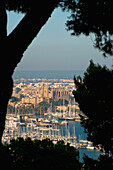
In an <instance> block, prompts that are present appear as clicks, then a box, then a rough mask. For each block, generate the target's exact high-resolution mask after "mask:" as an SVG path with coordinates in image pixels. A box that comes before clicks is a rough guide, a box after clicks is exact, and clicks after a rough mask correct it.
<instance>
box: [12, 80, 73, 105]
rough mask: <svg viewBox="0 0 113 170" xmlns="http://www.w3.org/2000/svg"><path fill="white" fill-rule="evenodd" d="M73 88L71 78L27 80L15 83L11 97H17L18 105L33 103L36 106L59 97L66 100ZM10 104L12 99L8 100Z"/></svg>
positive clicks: (68, 98) (56, 99)
mask: <svg viewBox="0 0 113 170" xmlns="http://www.w3.org/2000/svg"><path fill="white" fill-rule="evenodd" d="M73 89H74V83H73V80H70V81H69V80H67V81H66V80H64V81H63V80H61V81H60V80H59V82H57V80H56V81H55V80H54V81H53V80H52V81H47V80H46V82H43V81H40V82H35V83H34V82H33V80H31V82H30V83H28V82H27V81H26V82H25V81H24V82H21V83H16V84H15V86H14V89H13V95H12V96H13V97H15V98H17V99H19V100H18V102H16V103H17V104H18V105H22V104H26V103H29V104H33V105H34V106H37V105H38V104H39V103H40V102H43V101H45V102H47V103H50V102H51V100H54V101H58V100H59V99H62V100H67V101H68V102H69V100H70V98H72V97H73V95H72V90H73ZM10 104H12V100H10Z"/></svg>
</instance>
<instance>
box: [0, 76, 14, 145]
mask: <svg viewBox="0 0 113 170" xmlns="http://www.w3.org/2000/svg"><path fill="white" fill-rule="evenodd" d="M12 91H13V80H12V77H8V76H5V75H4V79H1V80H0V142H1V141H2V135H3V131H4V128H5V118H6V113H7V104H8V101H9V99H10V98H11V95H12Z"/></svg>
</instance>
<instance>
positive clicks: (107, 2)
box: [61, 0, 113, 56]
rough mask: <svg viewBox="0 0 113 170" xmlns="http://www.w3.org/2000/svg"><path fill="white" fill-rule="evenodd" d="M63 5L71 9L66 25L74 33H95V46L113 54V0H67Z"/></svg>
mask: <svg viewBox="0 0 113 170" xmlns="http://www.w3.org/2000/svg"><path fill="white" fill-rule="evenodd" d="M61 7H62V9H63V10H68V11H71V15H70V17H69V19H68V21H67V24H66V25H67V30H69V31H71V34H72V35H75V36H78V35H80V34H81V33H83V34H85V35H86V36H87V35H89V34H90V33H94V34H93V35H92V39H94V40H93V42H94V46H95V47H96V48H98V49H99V50H101V51H103V54H104V56H106V54H109V55H113V36H112V35H113V24H112V21H111V18H112V16H113V1H112V0H94V1H91V0H65V3H61Z"/></svg>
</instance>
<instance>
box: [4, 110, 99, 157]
mask: <svg viewBox="0 0 113 170" xmlns="http://www.w3.org/2000/svg"><path fill="white" fill-rule="evenodd" d="M56 115H57V116H56ZM18 137H22V138H24V139H26V138H28V137H30V138H31V139H32V140H35V139H37V140H43V139H46V138H49V139H50V140H52V141H53V143H54V144H56V143H57V142H58V141H60V140H63V141H64V142H65V144H67V143H69V144H70V146H73V147H75V149H79V150H80V152H81V153H82V151H83V150H84V151H85V152H89V153H92V152H94V153H96V154H97V155H99V153H100V151H98V150H97V149H96V148H95V147H94V146H93V145H92V143H91V142H90V141H87V140H86V138H87V135H86V134H85V133H84V131H83V128H82V127H81V125H80V122H79V121H76V118H74V119H73V120H70V119H65V120H61V119H59V117H58V114H54V113H49V116H48V114H47V113H46V114H45V115H41V117H40V115H33V114H15V115H14V114H7V117H6V126H5V130H4V134H3V138H2V142H3V143H10V140H12V139H17V138H18Z"/></svg>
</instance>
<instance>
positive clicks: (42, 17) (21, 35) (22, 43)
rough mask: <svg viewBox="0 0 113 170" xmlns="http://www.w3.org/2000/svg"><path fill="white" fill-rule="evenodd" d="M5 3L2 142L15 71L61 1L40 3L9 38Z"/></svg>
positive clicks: (0, 17)
mask: <svg viewBox="0 0 113 170" xmlns="http://www.w3.org/2000/svg"><path fill="white" fill-rule="evenodd" d="M3 2H4V1H2V2H1V3H0V45H1V46H0V47H1V51H0V52H1V54H3V57H1V63H0V64H1V65H0V66H1V67H0V73H1V75H0V142H1V140H2V135H3V131H4V128H5V118H6V112H7V105H8V101H9V99H10V98H11V95H12V91H13V80H12V74H13V72H14V69H15V67H16V66H17V64H18V63H19V62H20V60H21V58H22V57H23V53H24V51H25V50H26V49H27V47H28V46H29V45H30V44H31V42H32V40H33V39H34V38H35V37H36V35H37V34H38V32H39V31H40V29H41V28H42V27H43V25H45V23H46V22H47V21H48V19H49V17H50V16H51V13H52V12H53V10H54V9H55V7H56V6H57V5H58V3H59V0H54V1H53V0H48V1H45V2H44V4H43V3H39V4H38V6H36V8H33V9H32V10H30V11H29V12H28V13H27V14H26V15H25V17H24V18H23V19H22V21H21V22H20V23H19V24H18V25H17V27H16V28H15V29H14V30H13V31H12V33H11V34H10V35H8V36H7V14H6V9H5V5H4V3H3ZM39 2H41V1H39ZM3 67H4V68H3ZM2 68H3V69H2ZM3 71H5V73H6V74H5V73H4V72H3ZM2 72H3V73H2ZM4 74H5V75H4Z"/></svg>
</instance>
